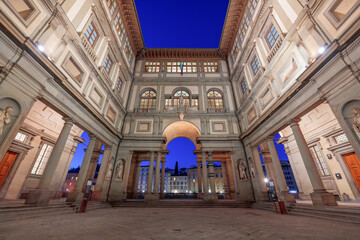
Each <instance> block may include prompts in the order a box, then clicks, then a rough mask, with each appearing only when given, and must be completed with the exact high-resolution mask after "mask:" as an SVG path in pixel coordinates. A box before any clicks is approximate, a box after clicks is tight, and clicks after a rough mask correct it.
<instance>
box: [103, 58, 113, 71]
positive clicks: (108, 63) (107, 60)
mask: <svg viewBox="0 0 360 240" xmlns="http://www.w3.org/2000/svg"><path fill="white" fill-rule="evenodd" d="M111 66H112V61H111V58H110V57H109V55H107V56H106V58H105V62H104V65H103V67H104V69H105V71H106V72H107V73H108V74H109V73H110V70H111Z"/></svg>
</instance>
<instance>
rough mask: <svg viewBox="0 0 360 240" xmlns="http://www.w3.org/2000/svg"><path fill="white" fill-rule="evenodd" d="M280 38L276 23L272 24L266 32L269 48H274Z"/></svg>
mask: <svg viewBox="0 0 360 240" xmlns="http://www.w3.org/2000/svg"><path fill="white" fill-rule="evenodd" d="M278 38H279V33H278V32H277V31H276V28H275V26H274V24H271V26H270V28H269V30H268V32H267V34H266V42H267V44H268V45H269V48H270V49H272V47H273V46H274V44H275V42H276V40H277V39H278Z"/></svg>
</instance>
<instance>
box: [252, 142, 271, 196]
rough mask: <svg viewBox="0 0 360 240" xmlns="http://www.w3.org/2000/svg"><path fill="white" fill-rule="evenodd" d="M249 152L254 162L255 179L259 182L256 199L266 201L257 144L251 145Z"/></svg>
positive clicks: (265, 190)
mask: <svg viewBox="0 0 360 240" xmlns="http://www.w3.org/2000/svg"><path fill="white" fill-rule="evenodd" d="M251 154H252V157H253V163H254V166H255V169H256V178H257V181H258V184H259V190H260V193H259V194H260V196H257V199H258V200H261V201H266V200H268V196H267V188H266V183H265V176H264V170H263V168H262V165H261V159H260V154H259V150H258V146H255V147H251ZM250 174H251V172H250Z"/></svg>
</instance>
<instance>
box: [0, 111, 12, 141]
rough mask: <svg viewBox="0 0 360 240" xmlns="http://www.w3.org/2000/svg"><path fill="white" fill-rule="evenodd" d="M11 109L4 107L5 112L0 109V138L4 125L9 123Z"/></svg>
mask: <svg viewBox="0 0 360 240" xmlns="http://www.w3.org/2000/svg"><path fill="white" fill-rule="evenodd" d="M13 110H14V109H13V107H11V106H9V107H6V108H5V110H4V109H2V108H0V136H1V134H2V132H3V129H4V125H5V124H9V123H10V122H11V116H10V113H11V112H12V111H13Z"/></svg>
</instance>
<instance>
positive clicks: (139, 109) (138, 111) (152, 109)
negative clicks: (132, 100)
mask: <svg viewBox="0 0 360 240" xmlns="http://www.w3.org/2000/svg"><path fill="white" fill-rule="evenodd" d="M134 112H136V113H144V112H148V113H154V112H156V109H155V108H135V109H134Z"/></svg>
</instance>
